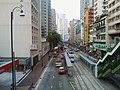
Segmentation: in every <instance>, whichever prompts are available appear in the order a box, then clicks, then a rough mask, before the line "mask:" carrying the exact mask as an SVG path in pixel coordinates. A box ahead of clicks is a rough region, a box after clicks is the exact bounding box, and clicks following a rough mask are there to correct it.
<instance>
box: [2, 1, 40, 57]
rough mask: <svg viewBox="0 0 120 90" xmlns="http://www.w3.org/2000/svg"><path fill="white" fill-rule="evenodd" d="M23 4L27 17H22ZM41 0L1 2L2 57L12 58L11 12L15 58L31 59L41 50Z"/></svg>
mask: <svg viewBox="0 0 120 90" xmlns="http://www.w3.org/2000/svg"><path fill="white" fill-rule="evenodd" d="M21 3H22V4H23V7H22V9H23V11H24V13H25V17H20V15H19V14H20V8H16V7H20V6H21ZM39 4H40V3H39V0H24V2H20V0H0V12H1V14H0V56H1V57H8V58H9V57H11V12H12V10H13V9H14V8H16V9H15V10H14V12H13V39H14V40H13V41H14V43H13V48H14V52H15V57H18V58H24V59H25V58H29V57H30V56H31V52H30V51H31V50H35V52H32V55H33V54H34V55H35V54H37V53H38V51H40V50H41V40H40V8H39Z"/></svg>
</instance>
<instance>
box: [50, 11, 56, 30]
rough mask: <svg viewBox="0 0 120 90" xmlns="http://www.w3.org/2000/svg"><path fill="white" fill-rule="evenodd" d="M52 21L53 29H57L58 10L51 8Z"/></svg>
mask: <svg viewBox="0 0 120 90" xmlns="http://www.w3.org/2000/svg"><path fill="white" fill-rule="evenodd" d="M51 21H52V22H51V23H52V27H51V30H53V31H57V25H56V12H55V9H52V10H51Z"/></svg>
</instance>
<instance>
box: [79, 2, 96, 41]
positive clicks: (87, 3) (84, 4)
mask: <svg viewBox="0 0 120 90" xmlns="http://www.w3.org/2000/svg"><path fill="white" fill-rule="evenodd" d="M93 4H94V1H93V0H80V34H81V35H80V38H81V40H82V41H83V39H84V27H85V26H84V12H85V8H86V7H88V6H90V7H92V6H93Z"/></svg>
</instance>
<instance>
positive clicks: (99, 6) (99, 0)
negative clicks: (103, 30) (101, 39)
mask: <svg viewBox="0 0 120 90" xmlns="http://www.w3.org/2000/svg"><path fill="white" fill-rule="evenodd" d="M102 10H103V0H94V20H96V18H97V16H100V15H102V13H103V12H102Z"/></svg>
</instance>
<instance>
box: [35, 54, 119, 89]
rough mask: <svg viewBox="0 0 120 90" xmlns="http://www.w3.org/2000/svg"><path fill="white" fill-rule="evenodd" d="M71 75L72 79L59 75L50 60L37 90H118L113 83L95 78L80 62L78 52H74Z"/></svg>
mask: <svg viewBox="0 0 120 90" xmlns="http://www.w3.org/2000/svg"><path fill="white" fill-rule="evenodd" d="M72 73H73V76H72V77H69V76H68V75H67V74H65V75H59V74H58V72H57V68H56V67H55V63H54V61H53V60H52V61H51V62H50V64H49V65H48V66H47V71H46V72H45V74H44V77H43V78H42V80H41V83H40V84H39V86H38V89H37V90H119V88H118V87H117V86H116V85H114V83H111V82H110V81H108V80H104V79H103V80H102V79H98V78H96V77H95V76H94V74H93V73H92V71H91V70H90V68H88V67H87V66H86V65H85V64H84V63H83V62H82V61H81V60H80V58H79V52H75V62H74V63H73V69H72Z"/></svg>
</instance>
